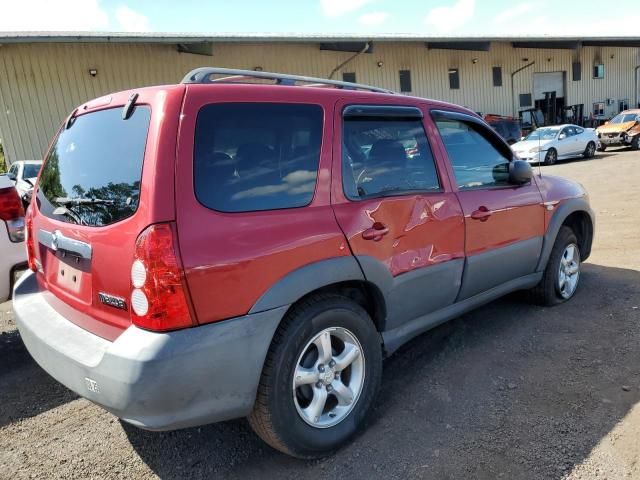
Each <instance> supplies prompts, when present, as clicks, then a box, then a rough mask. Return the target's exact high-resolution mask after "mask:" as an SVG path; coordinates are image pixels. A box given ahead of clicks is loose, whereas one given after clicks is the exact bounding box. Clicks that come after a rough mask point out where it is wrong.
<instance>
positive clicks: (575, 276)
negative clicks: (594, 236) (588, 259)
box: [558, 243, 580, 299]
mask: <svg viewBox="0 0 640 480" xmlns="http://www.w3.org/2000/svg"><path fill="white" fill-rule="evenodd" d="M579 278H580V251H579V250H578V246H577V245H575V244H573V243H572V244H570V245H567V247H566V248H565V250H564V252H563V253H562V257H561V258H560V268H559V271H558V289H559V292H560V295H561V296H562V298H564V299H568V298H570V297H571V296H572V295H573V294H574V293H575V291H576V288H577V287H578V280H579Z"/></svg>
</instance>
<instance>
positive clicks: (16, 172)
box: [9, 163, 18, 176]
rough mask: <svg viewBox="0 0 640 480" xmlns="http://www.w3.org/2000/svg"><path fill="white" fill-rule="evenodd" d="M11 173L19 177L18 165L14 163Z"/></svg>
mask: <svg viewBox="0 0 640 480" xmlns="http://www.w3.org/2000/svg"><path fill="white" fill-rule="evenodd" d="M9 173H11V174H13V175H16V176H17V175H18V164H17V163H14V164H13V165H11V168H10V169H9Z"/></svg>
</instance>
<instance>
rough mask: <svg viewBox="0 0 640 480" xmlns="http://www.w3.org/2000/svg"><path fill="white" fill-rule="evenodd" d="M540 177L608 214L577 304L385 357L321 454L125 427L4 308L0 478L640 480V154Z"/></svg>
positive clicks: (528, 312)
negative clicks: (81, 394)
mask: <svg viewBox="0 0 640 480" xmlns="http://www.w3.org/2000/svg"><path fill="white" fill-rule="evenodd" d="M542 170H543V174H547V173H549V174H557V175H562V176H566V177H569V178H573V179H575V180H577V181H579V182H581V183H582V184H583V185H585V187H586V188H587V189H588V190H589V192H590V194H591V201H592V205H593V207H594V209H595V210H596V213H597V235H596V240H595V244H594V250H593V255H592V257H591V258H590V259H589V261H588V263H587V264H586V265H585V266H584V270H583V277H582V280H581V287H580V289H579V292H578V293H577V295H576V297H575V298H574V299H573V300H572V301H571V302H569V303H566V304H564V305H561V306H559V307H555V308H540V307H535V306H531V305H528V304H526V303H523V302H521V301H520V299H519V297H518V296H517V295H514V296H510V297H508V298H505V299H503V300H500V301H498V302H494V303H492V304H490V305H487V306H486V307H484V308H481V309H479V310H476V311H474V312H472V313H470V314H467V315H465V316H463V317H461V318H459V319H456V320H454V321H452V322H449V323H448V324H445V325H443V326H441V327H439V328H437V329H435V330H432V331H431V332H429V333H427V334H425V335H423V336H421V337H419V338H417V339H415V340H414V341H412V342H411V343H409V344H408V345H406V346H405V347H403V348H402V349H401V350H400V351H398V352H397V353H396V354H395V355H394V356H393V357H392V358H390V359H389V360H388V361H387V362H386V363H385V371H384V378H383V387H382V391H381V394H380V396H379V398H378V401H377V403H376V405H375V409H374V411H373V412H372V414H371V416H370V421H369V424H368V425H367V428H366V429H364V430H363V432H362V433H361V434H360V435H359V436H358V437H357V438H356V439H355V440H354V441H353V442H352V443H351V444H350V445H348V446H347V447H346V448H344V449H342V450H341V451H340V452H338V453H337V454H336V455H334V456H332V457H330V458H327V459H323V460H320V461H312V462H305V461H299V460H295V459H291V458H288V457H286V456H284V455H282V454H280V453H278V452H275V451H273V450H272V449H270V448H269V447H267V446H265V445H264V444H263V443H262V442H261V441H260V440H259V439H258V438H257V437H256V436H255V435H254V434H253V433H252V431H251V430H250V428H249V426H248V424H247V422H246V421H244V420H237V421H232V422H226V423H223V424H218V425H210V426H206V427H202V428H194V429H189V430H182V431H177V432H171V433H151V432H145V431H142V430H138V429H136V428H135V427H131V426H127V425H123V424H121V423H120V422H119V421H118V419H116V418H115V417H114V416H112V415H111V414H109V413H106V412H105V411H103V410H101V409H100V408H98V407H96V406H94V405H92V404H91V403H89V402H88V401H86V400H84V399H80V398H78V397H77V396H76V395H75V394H73V393H71V392H70V391H68V390H67V389H66V388H64V387H62V386H61V385H59V384H57V383H56V382H55V381H53V380H52V379H51V378H50V377H49V376H48V375H47V374H46V373H44V372H43V371H42V370H41V369H40V368H39V367H38V366H37V365H36V364H35V363H34V362H33V361H32V360H31V358H30V356H29V354H28V353H27V352H26V350H25V349H24V347H23V345H22V342H21V340H20V336H19V334H18V333H17V331H16V330H15V323H14V321H13V319H12V315H11V312H10V309H11V305H10V303H5V304H3V305H0V332H2V333H1V334H0V478H3V479H5V478H6V479H16V478H156V477H161V478H204V477H206V478H279V479H280V478H282V479H284V478H291V479H300V478H313V479H316V478H345V477H352V478H434V479H448V478H464V479H467V478H474V479H475V478H477V479H495V478H505V479H541V478H553V479H559V478H570V479H603V478H608V479H623V478H636V479H640V403H639V401H640V348H639V345H640V201H639V200H638V198H639V195H640V191H639V190H638V188H639V187H638V186H639V185H640V152H630V151H615V150H609V151H607V152H606V153H604V154H599V156H598V157H597V158H595V159H593V160H591V161H579V160H577V161H572V162H565V163H561V164H558V165H555V166H553V167H543V168H542Z"/></svg>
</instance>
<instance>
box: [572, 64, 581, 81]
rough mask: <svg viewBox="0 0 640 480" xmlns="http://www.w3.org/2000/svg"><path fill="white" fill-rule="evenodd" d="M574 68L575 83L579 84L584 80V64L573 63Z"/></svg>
mask: <svg viewBox="0 0 640 480" xmlns="http://www.w3.org/2000/svg"><path fill="white" fill-rule="evenodd" d="M572 67H573V81H574V82H579V81H580V80H582V63H580V62H573V65H572Z"/></svg>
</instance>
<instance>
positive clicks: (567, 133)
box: [560, 127, 573, 138]
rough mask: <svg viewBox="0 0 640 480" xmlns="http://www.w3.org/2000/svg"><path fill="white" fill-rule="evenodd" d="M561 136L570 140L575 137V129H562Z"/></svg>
mask: <svg viewBox="0 0 640 480" xmlns="http://www.w3.org/2000/svg"><path fill="white" fill-rule="evenodd" d="M560 135H564V136H565V138H569V137H570V136H572V135H573V129H572V128H571V127H565V128H563V129H562V132H560Z"/></svg>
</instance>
